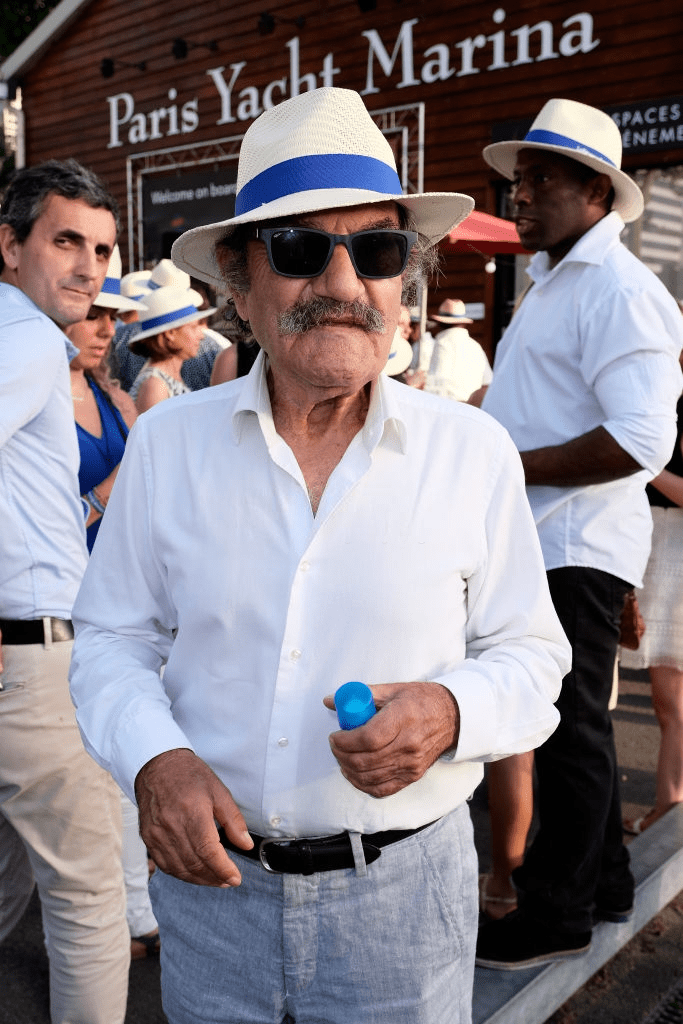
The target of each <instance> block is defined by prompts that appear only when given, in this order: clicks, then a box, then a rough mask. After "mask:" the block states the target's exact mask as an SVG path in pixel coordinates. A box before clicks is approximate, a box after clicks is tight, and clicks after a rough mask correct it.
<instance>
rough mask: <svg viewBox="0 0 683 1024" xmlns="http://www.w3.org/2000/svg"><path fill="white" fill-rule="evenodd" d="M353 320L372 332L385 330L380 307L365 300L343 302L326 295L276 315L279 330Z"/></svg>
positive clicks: (290, 331)
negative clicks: (328, 297) (377, 307)
mask: <svg viewBox="0 0 683 1024" xmlns="http://www.w3.org/2000/svg"><path fill="white" fill-rule="evenodd" d="M337 320H343V321H348V320H351V321H352V322H353V323H354V324H355V325H356V326H358V327H360V328H362V329H363V330H364V331H367V332H368V333H369V334H383V333H384V317H383V316H382V314H381V313H380V311H379V310H378V309H375V308H374V307H373V306H368V305H366V303H364V302H360V301H359V300H356V301H354V302H341V301H336V300H334V299H327V298H325V297H324V296H321V297H319V298H315V299H309V300H308V301H303V302H297V303H295V305H294V306H292V307H291V309H288V310H287V311H286V312H285V313H281V314H280V316H279V317H278V318H277V326H278V330H279V332H280V334H305V333H306V332H307V331H312V330H314V329H315V328H316V327H322V326H324V325H326V324H330V323H334V322H335V321H337Z"/></svg>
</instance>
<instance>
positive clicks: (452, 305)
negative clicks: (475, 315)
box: [434, 299, 474, 326]
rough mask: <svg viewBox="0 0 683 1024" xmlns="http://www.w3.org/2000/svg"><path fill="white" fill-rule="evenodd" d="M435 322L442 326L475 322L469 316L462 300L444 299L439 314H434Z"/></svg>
mask: <svg viewBox="0 0 683 1024" xmlns="http://www.w3.org/2000/svg"><path fill="white" fill-rule="evenodd" d="M434 320H437V321H438V322H439V323H440V324H452V325H454V326H455V325H457V324H473V323H474V320H472V318H471V317H469V316H468V315H467V310H466V309H465V303H464V302H463V301H462V299H444V300H443V302H442V303H441V305H440V306H439V312H438V313H434Z"/></svg>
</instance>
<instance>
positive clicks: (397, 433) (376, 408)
mask: <svg viewBox="0 0 683 1024" xmlns="http://www.w3.org/2000/svg"><path fill="white" fill-rule="evenodd" d="M267 367H268V363H267V358H266V354H265V352H264V351H263V350H261V352H259V354H258V356H257V357H256V361H255V362H254V365H253V366H252V368H251V370H250V371H249V373H248V374H247V376H246V377H244V384H243V385H242V389H241V391H240V393H239V396H238V398H237V402H236V404H235V410H234V412H233V415H232V423H233V429H234V431H235V437H236V440H237V443H238V444H239V441H240V439H241V436H242V425H243V422H244V419H245V417H246V416H247V414H249V413H252V414H253V413H255V414H256V415H257V416H258V417H261V416H266V417H267V418H268V419H269V420H272V415H273V414H272V410H271V407H270V395H269V393H268V384H267V381H266V370H267ZM404 387H406V385H405V384H397V383H396V381H392V380H389V378H387V376H386V374H383V373H381V374H380V375H379V379H378V380H377V381H376V382H375V383H374V384H373V386H372V393H371V396H370V406H369V408H368V414H367V416H366V418H365V423H364V424H363V429H362V437H363V443H364V445H365V447H366V448H367V450H368V452H372V451H373V449H374V448H375V447H376V446H377V445H378V444H380V442H382V441H384V442H385V443H387V444H389V445H392V446H393V447H395V448H398V450H399V451H401V452H402V453H405V450H406V443H407V437H406V424H405V419H404V417H403V415H402V413H401V409H400V403H399V402H398V394H400V392H397V391H396V388H404Z"/></svg>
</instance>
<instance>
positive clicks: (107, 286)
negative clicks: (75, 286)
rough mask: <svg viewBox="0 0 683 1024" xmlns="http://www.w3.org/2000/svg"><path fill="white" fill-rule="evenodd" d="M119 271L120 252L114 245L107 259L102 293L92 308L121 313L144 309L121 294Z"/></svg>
mask: <svg viewBox="0 0 683 1024" xmlns="http://www.w3.org/2000/svg"><path fill="white" fill-rule="evenodd" d="M121 269H122V267H121V252H120V251H119V247H118V245H115V246H114V249H113V250H112V254H111V256H110V258H109V266H108V267H107V276H106V277H105V279H104V283H103V285H102V291H101V292H100V294H99V295H98V296H97V298H96V299H95V301H94V302H93V306H100V307H104V308H105V309H118V310H120V311H121V312H123V311H124V310H131V309H143V308H144V307H143V306H142V304H141V303H139V302H136V301H135V299H131V298H128V296H126V295H122V294H121Z"/></svg>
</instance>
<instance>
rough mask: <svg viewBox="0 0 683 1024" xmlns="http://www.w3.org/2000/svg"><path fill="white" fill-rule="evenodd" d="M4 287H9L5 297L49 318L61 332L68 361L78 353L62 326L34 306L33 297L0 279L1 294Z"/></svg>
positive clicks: (38, 307)
mask: <svg viewBox="0 0 683 1024" xmlns="http://www.w3.org/2000/svg"><path fill="white" fill-rule="evenodd" d="M4 288H10V289H11V291H9V292H7V293H6V298H8V299H9V298H12V299H13V300H14V301H15V302H17V303H18V304H19V305H21V306H26V307H27V309H29V310H30V311H31V312H36V313H40V315H41V316H44V317H45V319H46V320H49V321H50V323H51V324H53V325H54V327H55V328H56V330H58V331H60V332H61V334H62V337H63V338H64V347H65V348H66V358H67V359H68V361H69V362H71V360H72V359H73V358H74V357H75V356H77V355H78V349H77V348H76V346H75V345H74V344H73V342H72V341H71V340H70V339H69V338H67V336H66V334H64V331H63V330H62V328H61V327H60V326H59V325H58V324H56V323H55V322H54V320H50V317H49V316H48V315H47V313H43V311H42V309H41V308H40V306H36V304H35V302H34V301H33V299H30V298H29V297H28V295H27V294H26V292H22V290H21V288H17V286H16V285H14V284H9V282H7V281H0V294H2V289H4Z"/></svg>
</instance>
